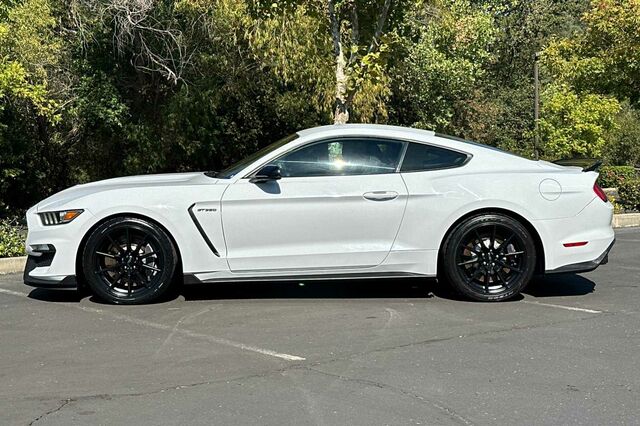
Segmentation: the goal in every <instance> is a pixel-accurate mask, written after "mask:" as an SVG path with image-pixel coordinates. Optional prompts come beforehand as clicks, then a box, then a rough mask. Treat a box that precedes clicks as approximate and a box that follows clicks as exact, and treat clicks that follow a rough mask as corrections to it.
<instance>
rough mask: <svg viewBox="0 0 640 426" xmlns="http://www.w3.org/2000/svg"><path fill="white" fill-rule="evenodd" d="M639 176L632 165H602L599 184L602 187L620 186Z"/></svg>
mask: <svg viewBox="0 0 640 426" xmlns="http://www.w3.org/2000/svg"><path fill="white" fill-rule="evenodd" d="M637 177H638V173H637V172H636V169H635V168H634V167H632V166H602V167H600V175H599V176H598V185H600V186H601V187H602V188H618V187H620V185H621V184H622V183H623V182H625V181H627V180H632V179H635V178H637Z"/></svg>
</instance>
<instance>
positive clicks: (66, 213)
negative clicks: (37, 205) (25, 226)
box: [38, 209, 84, 226]
mask: <svg viewBox="0 0 640 426" xmlns="http://www.w3.org/2000/svg"><path fill="white" fill-rule="evenodd" d="M83 211H84V210H82V209H80V210H62V211H59V212H44V213H38V216H40V220H41V221H42V224H43V225H44V226H51V225H62V224H63V223H69V222H71V221H72V220H73V219H75V218H76V217H78V216H80V213H82V212H83Z"/></svg>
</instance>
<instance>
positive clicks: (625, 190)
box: [618, 178, 640, 211]
mask: <svg viewBox="0 0 640 426" xmlns="http://www.w3.org/2000/svg"><path fill="white" fill-rule="evenodd" d="M618 198H619V200H620V201H619V204H620V205H621V206H622V207H623V208H624V209H625V210H626V211H629V210H633V211H638V210H640V179H637V178H636V179H628V180H625V181H624V182H622V183H621V184H620V186H619V187H618Z"/></svg>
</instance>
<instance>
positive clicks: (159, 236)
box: [82, 217, 178, 305]
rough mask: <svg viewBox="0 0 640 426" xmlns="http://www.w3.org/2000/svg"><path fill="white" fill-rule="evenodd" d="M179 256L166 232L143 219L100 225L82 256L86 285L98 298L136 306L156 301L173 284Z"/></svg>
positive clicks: (116, 221)
mask: <svg viewBox="0 0 640 426" xmlns="http://www.w3.org/2000/svg"><path fill="white" fill-rule="evenodd" d="M177 262H178V255H177V252H176V249H175V247H174V245H173V243H172V241H171V238H169V236H168V235H167V233H166V232H165V231H164V230H162V229H161V228H160V227H159V226H157V225H156V224H154V223H151V222H149V221H146V220H144V219H139V218H131V217H117V218H114V219H110V220H108V221H106V222H104V223H102V224H100V225H99V226H98V227H97V228H96V229H95V230H94V231H93V232H92V233H91V235H90V236H89V238H88V239H87V243H86V244H85V246H84V250H83V253H82V270H83V272H84V277H85V279H86V282H87V284H88V285H89V287H90V288H91V290H92V291H93V293H94V295H95V296H97V297H98V298H99V299H101V300H103V301H105V302H108V303H114V304H123V305H135V304H143V303H150V302H154V301H158V300H159V299H160V298H161V297H162V296H163V295H166V294H167V292H168V291H169V290H170V288H171V286H172V283H173V279H172V278H173V275H174V273H175V270H176V265H177Z"/></svg>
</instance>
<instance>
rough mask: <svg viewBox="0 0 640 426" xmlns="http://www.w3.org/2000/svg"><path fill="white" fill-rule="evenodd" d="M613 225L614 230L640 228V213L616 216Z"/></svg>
mask: <svg viewBox="0 0 640 426" xmlns="http://www.w3.org/2000/svg"><path fill="white" fill-rule="evenodd" d="M611 225H613V227H614V228H629V227H632V226H640V213H620V214H614V215H613V220H612V221H611Z"/></svg>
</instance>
